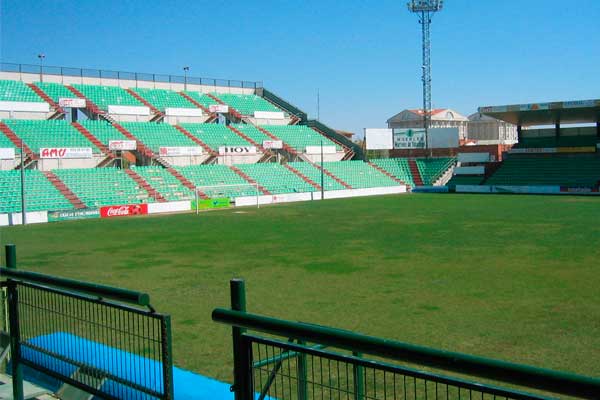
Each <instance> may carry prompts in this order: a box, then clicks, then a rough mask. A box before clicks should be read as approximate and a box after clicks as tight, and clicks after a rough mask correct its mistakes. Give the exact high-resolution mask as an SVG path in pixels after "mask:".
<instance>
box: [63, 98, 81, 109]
mask: <svg viewBox="0 0 600 400" xmlns="http://www.w3.org/2000/svg"><path fill="white" fill-rule="evenodd" d="M58 105H59V106H61V107H70V108H85V99H80V98H79V97H76V98H72V99H70V98H65V97H60V98H59V99H58Z"/></svg>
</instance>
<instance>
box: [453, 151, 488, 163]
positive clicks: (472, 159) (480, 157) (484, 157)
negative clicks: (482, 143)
mask: <svg viewBox="0 0 600 400" xmlns="http://www.w3.org/2000/svg"><path fill="white" fill-rule="evenodd" d="M458 162H461V163H479V162H483V163H485V162H490V153H458Z"/></svg>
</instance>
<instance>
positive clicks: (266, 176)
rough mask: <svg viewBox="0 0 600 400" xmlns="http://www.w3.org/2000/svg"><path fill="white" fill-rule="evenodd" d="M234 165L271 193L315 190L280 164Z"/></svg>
mask: <svg viewBox="0 0 600 400" xmlns="http://www.w3.org/2000/svg"><path fill="white" fill-rule="evenodd" d="M236 167H237V168H239V169H240V170H241V171H242V172H244V173H245V174H246V175H248V176H249V177H250V178H252V179H254V180H255V181H256V182H257V183H258V184H259V185H261V186H263V187H264V188H265V189H267V190H268V191H269V192H271V193H272V194H283V193H304V192H314V191H316V189H315V187H314V186H312V185H311V184H310V183H308V182H306V181H304V180H303V179H302V178H300V177H299V176H298V175H296V174H295V173H293V172H292V171H290V170H289V169H287V168H285V167H284V166H283V165H281V164H275V163H264V164H240V165H236Z"/></svg>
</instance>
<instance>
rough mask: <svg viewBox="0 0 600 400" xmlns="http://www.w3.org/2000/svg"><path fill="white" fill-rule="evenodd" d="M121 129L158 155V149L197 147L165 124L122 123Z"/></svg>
mask: <svg viewBox="0 0 600 400" xmlns="http://www.w3.org/2000/svg"><path fill="white" fill-rule="evenodd" d="M121 125H122V126H123V128H125V129H126V130H127V131H129V132H130V133H131V134H133V136H135V137H136V138H138V139H139V140H140V141H141V142H143V143H144V144H145V145H146V146H148V147H149V148H150V149H151V150H152V151H154V152H156V153H158V151H159V148H160V147H163V146H164V147H197V146H198V144H197V143H196V142H194V141H193V140H192V139H190V138H189V137H187V136H186V135H184V134H183V133H181V132H179V131H178V130H177V129H176V128H175V127H174V126H172V125H169V124H165V123H160V124H157V123H152V122H123V123H121Z"/></svg>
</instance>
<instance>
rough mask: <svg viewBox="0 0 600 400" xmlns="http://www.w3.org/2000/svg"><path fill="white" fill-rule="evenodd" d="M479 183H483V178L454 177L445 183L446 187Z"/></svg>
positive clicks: (472, 176)
mask: <svg viewBox="0 0 600 400" xmlns="http://www.w3.org/2000/svg"><path fill="white" fill-rule="evenodd" d="M481 181H483V176H475V175H454V176H453V177H452V178H450V180H449V181H448V182H447V183H446V186H448V187H455V186H456V185H479V184H480V183H481Z"/></svg>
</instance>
